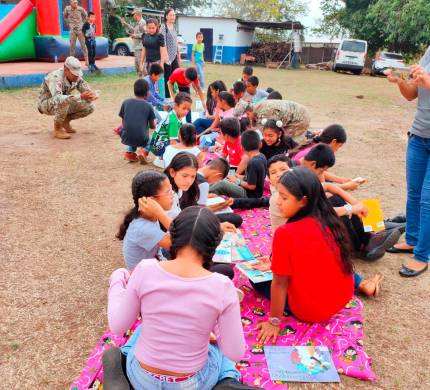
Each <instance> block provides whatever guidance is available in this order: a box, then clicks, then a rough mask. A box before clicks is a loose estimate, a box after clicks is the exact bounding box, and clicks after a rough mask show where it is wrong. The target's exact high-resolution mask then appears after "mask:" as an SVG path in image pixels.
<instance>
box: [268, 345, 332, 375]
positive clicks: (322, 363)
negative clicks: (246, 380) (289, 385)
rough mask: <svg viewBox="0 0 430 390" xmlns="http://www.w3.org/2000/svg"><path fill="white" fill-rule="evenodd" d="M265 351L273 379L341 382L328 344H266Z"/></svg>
mask: <svg viewBox="0 0 430 390" xmlns="http://www.w3.org/2000/svg"><path fill="white" fill-rule="evenodd" d="M264 353H265V355H266V360H267V366H268V367H269V373H270V378H271V379H272V381H285V382H340V378H339V374H338V373H337V370H336V367H335V366H334V363H333V359H332V357H331V354H330V351H329V350H328V348H327V347H326V346H303V347H300V346H296V347H275V346H265V347H264Z"/></svg>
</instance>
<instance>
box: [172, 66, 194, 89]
mask: <svg viewBox="0 0 430 390" xmlns="http://www.w3.org/2000/svg"><path fill="white" fill-rule="evenodd" d="M169 81H170V82H171V83H172V84H175V83H176V84H178V87H189V86H190V85H191V83H190V82H189V81H188V80H187V79H186V78H185V69H184V68H177V69H175V70H174V71H173V72H172V74H171V75H170V77H169ZM193 83H194V84H195V85H199V79H198V78H197V79H195V80H194V81H193Z"/></svg>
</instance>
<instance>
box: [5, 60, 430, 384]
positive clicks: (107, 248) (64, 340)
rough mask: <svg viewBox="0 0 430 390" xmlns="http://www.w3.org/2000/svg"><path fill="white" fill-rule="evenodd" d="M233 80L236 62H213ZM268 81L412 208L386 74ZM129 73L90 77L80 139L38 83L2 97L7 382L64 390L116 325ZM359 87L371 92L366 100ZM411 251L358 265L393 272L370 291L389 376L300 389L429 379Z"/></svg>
mask: <svg viewBox="0 0 430 390" xmlns="http://www.w3.org/2000/svg"><path fill="white" fill-rule="evenodd" d="M207 73H208V74H207V79H208V80H214V79H218V78H222V79H224V80H225V81H226V82H227V83H228V84H231V82H232V81H234V80H235V79H237V78H238V77H239V76H240V68H239V67H233V66H208V67H207ZM256 74H257V75H258V76H259V77H260V80H261V84H262V85H263V86H265V87H267V86H269V85H270V86H272V87H274V88H276V89H279V90H280V91H281V92H282V93H283V95H284V97H286V98H288V99H291V100H295V101H298V102H300V103H303V104H305V105H307V106H308V107H309V109H310V111H311V113H312V126H313V127H322V126H325V125H327V124H330V123H333V122H339V123H342V124H343V125H345V126H346V128H347V129H348V133H349V136H350V138H349V141H348V143H347V144H346V146H345V147H344V148H343V150H341V151H340V153H339V156H338V163H337V166H336V169H335V172H336V173H339V174H345V175H348V176H362V177H366V178H368V179H369V184H368V185H366V186H365V187H364V188H363V189H362V190H360V192H359V193H357V195H358V196H360V197H364V196H377V197H380V198H381V199H383V206H384V210H385V214H386V215H387V216H388V215H391V214H394V213H397V212H400V211H403V210H404V204H405V175H404V160H405V144H406V136H405V132H406V131H407V129H408V126H409V125H410V123H411V121H412V118H413V113H414V105H413V104H410V103H406V102H405V101H403V100H402V99H401V98H400V97H399V95H398V93H397V92H396V90H395V88H393V87H391V86H390V85H388V83H387V82H386V80H384V79H379V78H377V79H375V78H370V77H365V76H361V77H357V76H350V75H340V74H334V73H331V72H320V71H285V70H282V71H276V70H267V69H263V68H258V69H256ZM133 80H134V77H132V76H121V77H111V78H104V77H103V78H100V79H93V80H91V83H92V84H93V85H94V86H95V88H97V89H99V90H101V99H100V101H99V102H98V105H97V110H96V112H95V113H94V114H93V115H92V116H91V117H89V118H86V119H84V120H81V121H78V122H76V123H75V126H76V127H77V129H78V134H76V135H75V136H74V137H73V139H72V140H70V141H57V140H54V139H53V138H52V137H51V135H50V130H51V127H52V119H51V118H48V117H46V116H41V115H39V114H38V112H37V110H36V109H35V102H36V98H37V92H38V91H37V88H30V89H23V90H18V91H9V92H1V93H0V106H1V115H0V147H1V154H0V160H1V171H0V178H1V180H0V183H1V184H0V191H1V193H0V207H1V213H0V227H1V228H0V229H1V237H2V240H1V241H0V253H1V254H2V257H1V258H2V272H1V276H0V286H1V290H0V291H1V295H0V307H1V311H0V317H1V319H2V321H1V328H0V332H1V342H0V353H1V354H0V356H1V357H0V377H1V378H2V385H1V386H0V387H1V388H4V389H64V388H67V387H68V385H69V384H70V383H71V382H72V380H73V378H74V377H75V376H76V375H78V373H79V371H80V370H81V368H82V367H83V365H84V363H85V360H86V358H87V357H88V354H89V352H90V351H91V349H92V348H93V346H94V345H95V343H96V341H97V340H98V338H99V337H100V336H101V334H102V332H103V331H104V330H105V329H106V326H107V321H106V292H107V280H108V277H109V275H110V273H111V272H112V270H113V269H114V268H116V267H118V266H121V265H122V258H121V245H120V243H119V242H118V241H116V240H115V239H114V234H115V230H116V228H117V226H118V223H119V221H120V219H121V216H122V215H123V212H124V211H125V209H126V208H127V207H129V205H130V194H129V193H130V182H131V178H132V177H133V175H134V174H135V173H136V172H137V171H138V170H139V169H141V167H140V166H138V165H132V164H127V163H125V162H124V161H123V160H122V156H121V152H122V150H123V147H122V145H121V144H120V142H119V140H118V138H117V137H116V136H115V135H114V134H113V133H112V131H111V129H112V128H113V127H114V126H116V125H117V124H118V117H117V113H118V110H119V106H120V103H121V101H122V99H123V98H124V97H126V96H128V95H130V93H131V91H132V89H131V85H132V82H133ZM357 95H363V96H364V99H357V98H356V96H357ZM404 259H405V257H402V256H393V255H387V256H386V257H384V259H382V260H381V261H379V262H377V263H375V264H366V263H363V262H358V264H357V268H358V269H359V270H360V271H362V272H363V273H364V274H365V275H366V276H367V275H371V274H373V273H375V272H377V271H381V272H383V273H384V274H385V276H386V282H385V284H384V288H383V291H382V295H381V297H380V298H378V299H364V301H365V333H366V337H365V343H366V350H367V352H368V353H369V354H370V355H371V356H372V357H373V358H374V369H375V371H376V373H377V375H378V376H379V378H380V379H379V381H378V382H376V383H374V384H371V383H366V382H360V381H357V380H352V379H348V378H345V377H343V378H342V385H339V386H331V385H326V386H325V385H322V384H318V385H313V386H312V385H295V384H292V385H291V386H290V388H291V389H304V388H351V389H389V390H394V389H405V390H406V389H428V388H429V387H430V373H429V370H428V368H429V366H430V364H429V363H430V362H429V360H430V359H429V357H428V356H429V355H428V351H427V348H428V342H429V339H430V328H429V327H428V323H429V321H430V309H429V305H428V304H427V299H428V296H429V281H430V273H427V274H425V275H423V276H422V277H420V278H417V279H413V280H403V279H401V278H400V277H399V275H398V268H399V266H400V264H401V262H402V261H403V260H404Z"/></svg>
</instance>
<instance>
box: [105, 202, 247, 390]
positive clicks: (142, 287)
mask: <svg viewBox="0 0 430 390" xmlns="http://www.w3.org/2000/svg"><path fill="white" fill-rule="evenodd" d="M145 199H146V198H142V202H145ZM170 235H171V239H172V247H171V253H172V256H173V258H174V260H171V261H164V262H158V261H157V260H155V259H154V260H147V261H145V262H141V263H139V265H138V266H137V267H136V268H135V270H134V271H133V273H132V274H131V275H130V273H129V272H128V270H126V269H123V268H121V269H118V270H116V271H114V272H113V274H112V276H111V278H110V287H109V295H108V319H109V327H110V329H111V330H112V332H114V333H116V334H118V335H120V334H123V333H124V332H125V331H126V330H127V329H129V328H130V326H131V325H132V324H133V322H134V321H135V320H136V318H137V317H138V316H139V315H140V316H141V317H142V326H141V332H140V333H138V334H136V335H135V336H134V338H135V339H136V338H137V341H136V342H134V340H133V342H132V343H131V344H132V346H131V348H130V349H129V351H128V354H127V376H128V378H129V380H130V382H131V385H132V386H133V388H135V389H136V390H141V389H148V390H149V389H166V390H176V389H188V390H194V389H195V390H211V389H212V388H213V387H214V386H215V385H216V384H217V383H218V382H220V381H221V382H222V383H223V385H225V386H226V387H223V388H226V389H228V388H239V387H229V386H231V385H232V384H236V386H237V385H239V386H240V383H239V382H238V380H239V378H240V374H239V372H238V371H237V370H236V368H235V365H234V363H233V362H234V361H238V360H240V359H241V357H242V355H243V353H244V351H245V341H244V336H243V329H242V325H241V319H240V308H239V301H238V297H237V294H236V290H235V288H234V285H233V283H232V282H231V281H230V280H229V279H228V278H227V277H226V276H223V275H220V274H217V273H212V272H210V271H209V268H210V267H211V265H212V257H213V255H214V253H215V248H216V247H217V246H218V244H219V242H220V241H221V238H222V233H221V228H220V224H219V222H218V219H217V218H216V216H215V215H214V214H213V213H212V212H211V211H209V210H208V209H207V208H201V207H198V206H192V207H188V208H187V209H185V210H184V211H182V212H181V213H180V214H179V216H178V217H177V218H175V219H174V221H173V222H172V225H171V227H170ZM212 332H213V333H214V335H215V336H214V340H213V341H214V343H213V344H212V343H209V338H210V337H211V333H212ZM215 339H216V341H215ZM130 341H131V340H130ZM104 361H105V358H104ZM108 376H109V375H108ZM244 388H247V387H244Z"/></svg>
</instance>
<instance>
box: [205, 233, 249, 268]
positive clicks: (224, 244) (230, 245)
mask: <svg viewBox="0 0 430 390" xmlns="http://www.w3.org/2000/svg"><path fill="white" fill-rule="evenodd" d="M253 259H254V256H253V254H252V253H251V251H250V250H249V248H248V245H246V240H245V239H244V238H243V235H242V233H241V232H240V231H239V230H237V231H236V233H230V232H229V233H226V234H224V237H223V239H222V241H221V242H220V244H219V245H218V247H217V249H216V251H215V255H214V257H213V259H212V260H213V261H214V262H215V263H226V264H230V263H233V262H237V261H246V260H253Z"/></svg>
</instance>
